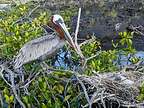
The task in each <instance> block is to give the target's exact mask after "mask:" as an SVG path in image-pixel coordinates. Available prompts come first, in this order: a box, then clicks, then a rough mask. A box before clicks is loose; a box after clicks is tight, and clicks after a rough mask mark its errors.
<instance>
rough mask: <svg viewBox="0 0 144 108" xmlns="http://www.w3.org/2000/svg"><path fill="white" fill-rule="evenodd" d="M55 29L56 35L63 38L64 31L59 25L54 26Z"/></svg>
mask: <svg viewBox="0 0 144 108" xmlns="http://www.w3.org/2000/svg"><path fill="white" fill-rule="evenodd" d="M55 30H56V32H57V33H58V36H59V37H60V39H63V40H64V37H65V36H64V35H65V34H64V32H63V31H62V30H61V29H60V28H59V27H57V26H56V27H55Z"/></svg>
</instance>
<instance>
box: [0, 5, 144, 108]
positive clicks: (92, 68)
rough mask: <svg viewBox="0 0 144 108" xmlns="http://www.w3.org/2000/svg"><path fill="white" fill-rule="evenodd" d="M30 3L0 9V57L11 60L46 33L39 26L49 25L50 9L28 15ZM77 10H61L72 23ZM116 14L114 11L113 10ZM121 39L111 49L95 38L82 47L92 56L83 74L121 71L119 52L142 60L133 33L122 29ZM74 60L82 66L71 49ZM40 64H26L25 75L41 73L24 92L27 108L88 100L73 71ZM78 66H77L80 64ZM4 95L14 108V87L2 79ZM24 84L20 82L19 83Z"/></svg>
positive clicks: (64, 107) (73, 104)
mask: <svg viewBox="0 0 144 108" xmlns="http://www.w3.org/2000/svg"><path fill="white" fill-rule="evenodd" d="M30 12H31V6H29V5H28V4H26V5H19V6H16V7H14V8H12V10H10V11H9V12H7V13H5V12H1V13H0V15H1V20H0V31H1V32H0V57H2V58H7V59H12V58H13V57H14V55H16V53H17V52H18V51H19V49H20V48H21V47H22V46H23V45H24V44H25V43H26V42H28V41H29V40H32V39H34V38H37V37H39V36H41V35H42V33H43V32H44V31H43V29H42V28H41V27H40V26H41V24H46V23H47V21H48V19H49V15H50V14H51V13H50V12H45V11H44V12H41V11H40V12H38V14H34V15H29V13H30ZM75 12H77V8H71V7H70V8H68V9H67V10H61V11H60V13H61V15H62V16H63V17H64V19H65V20H66V22H67V23H68V24H69V25H70V19H71V17H72V16H73V15H75V14H76V13H75ZM113 14H114V15H113V16H115V12H113ZM119 36H120V38H121V39H120V41H119V42H117V43H114V42H113V41H112V45H113V49H112V50H107V51H105V50H103V51H102V50H101V43H100V41H99V40H95V41H94V42H91V43H89V44H87V45H84V46H82V47H81V49H82V52H83V54H84V56H85V57H86V58H89V57H92V56H95V55H97V56H95V57H93V58H92V59H90V60H88V61H87V64H86V68H85V70H84V73H83V74H86V75H92V74H95V73H96V72H110V71H111V72H113V71H116V70H118V66H117V65H116V63H117V60H118V54H120V53H122V54H123V55H126V56H128V55H131V57H130V59H129V60H130V62H131V63H137V62H138V61H139V59H138V58H137V57H136V56H134V53H135V49H134V48H133V46H132V39H133V33H132V32H121V33H119ZM71 54H72V61H73V62H75V63H76V65H77V64H79V65H80V62H78V61H79V57H78V56H77V54H76V53H75V52H74V51H72V53H71ZM38 65H39V64H37V63H33V64H32V65H25V68H26V70H27V72H26V73H25V74H26V77H27V76H29V74H32V73H38V72H41V73H40V74H39V76H37V77H36V79H34V80H32V82H31V84H30V85H29V87H28V89H27V90H22V91H21V94H20V96H21V99H22V101H23V102H24V103H25V105H26V107H27V108H31V107H40V108H41V107H42V108H47V107H48V108H60V107H62V108H67V107H68V106H71V107H73V108H76V107H80V104H81V103H85V102H86V100H85V98H84V95H83V93H82V91H81V88H80V86H79V84H76V78H75V76H74V75H73V74H72V73H70V72H68V71H67V72H65V71H55V72H53V73H51V74H49V73H44V72H43V70H42V69H41V68H40V66H38ZM79 65H77V66H79ZM0 82H1V88H0V90H1V91H2V96H3V97H4V99H3V100H4V103H5V104H6V105H7V106H9V107H11V106H13V104H14V103H15V98H14V95H13V93H12V90H11V89H9V87H7V86H4V85H5V83H4V82H3V81H2V80H0ZM20 83H21V82H20ZM143 88H144V87H143V86H142V87H141V95H140V96H139V97H138V99H139V100H143V99H144V95H143V94H144V92H143V91H144V90H143Z"/></svg>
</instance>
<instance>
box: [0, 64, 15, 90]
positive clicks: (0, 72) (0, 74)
mask: <svg viewBox="0 0 144 108" xmlns="http://www.w3.org/2000/svg"><path fill="white" fill-rule="evenodd" d="M0 67H1V71H0V76H1V77H2V79H3V80H4V81H5V83H6V84H7V85H9V86H10V87H12V85H11V84H10V83H8V81H7V80H6V79H5V78H4V76H3V74H2V72H3V71H4V66H3V65H0Z"/></svg>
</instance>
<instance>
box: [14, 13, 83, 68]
mask: <svg viewBox="0 0 144 108" xmlns="http://www.w3.org/2000/svg"><path fill="white" fill-rule="evenodd" d="M51 22H52V25H53V29H54V30H55V31H56V33H57V34H51V35H46V36H42V37H40V38H37V39H34V40H32V41H29V42H28V43H26V44H25V45H24V46H23V47H22V48H21V49H20V51H19V54H18V55H17V56H16V58H15V60H14V67H15V69H17V68H20V67H21V66H22V65H23V64H26V63H28V62H30V61H34V60H36V59H45V58H46V57H51V56H52V55H53V54H54V53H56V51H57V50H58V49H60V48H62V47H63V46H64V44H65V42H67V43H69V45H70V46H71V47H73V48H74V50H75V51H76V52H77V53H78V54H80V53H79V50H78V48H77V46H76V45H75V43H74V42H73V40H72V37H71V36H70V34H69V32H68V30H67V28H66V26H65V23H64V20H63V18H62V17H61V16H60V15H53V16H52V17H51Z"/></svg>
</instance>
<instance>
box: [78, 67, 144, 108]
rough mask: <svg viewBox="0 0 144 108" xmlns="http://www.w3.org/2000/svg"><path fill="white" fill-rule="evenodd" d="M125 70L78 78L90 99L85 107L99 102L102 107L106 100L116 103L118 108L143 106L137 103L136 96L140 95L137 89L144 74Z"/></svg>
mask: <svg viewBox="0 0 144 108" xmlns="http://www.w3.org/2000/svg"><path fill="white" fill-rule="evenodd" d="M126 70H127V69H125V70H122V71H120V72H115V73H112V72H109V73H104V74H96V75H94V76H80V77H79V80H81V81H82V82H83V84H84V85H85V95H88V97H91V98H89V100H88V99H87V100H88V101H89V102H88V103H89V104H87V105H85V107H88V106H89V105H90V104H94V103H97V102H99V101H100V102H101V103H102V104H103V107H104V106H105V105H104V104H105V103H104V102H105V101H106V100H107V99H108V100H111V101H113V102H114V101H115V102H117V103H118V104H119V106H125V107H129V106H130V107H139V106H143V105H144V103H143V104H141V103H139V102H138V101H137V96H138V95H139V93H140V89H139V87H140V86H141V84H142V82H143V81H144V73H143V72H140V71H138V70H137V71H136V70H128V71H126ZM86 93H87V94H86ZM105 108H106V106H105Z"/></svg>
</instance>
